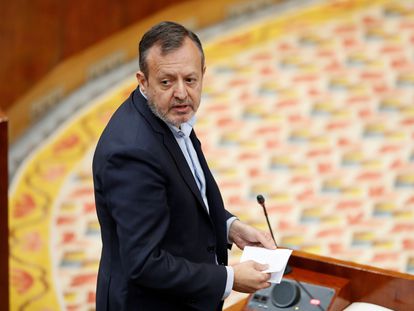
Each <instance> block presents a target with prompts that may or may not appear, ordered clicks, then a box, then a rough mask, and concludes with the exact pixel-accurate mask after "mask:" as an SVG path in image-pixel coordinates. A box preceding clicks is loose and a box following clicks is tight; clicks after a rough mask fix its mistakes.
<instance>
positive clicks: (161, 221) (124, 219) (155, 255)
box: [100, 148, 227, 306]
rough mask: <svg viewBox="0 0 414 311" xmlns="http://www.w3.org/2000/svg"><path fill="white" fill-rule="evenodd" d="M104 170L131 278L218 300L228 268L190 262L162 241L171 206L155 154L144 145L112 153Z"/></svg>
mask: <svg viewBox="0 0 414 311" xmlns="http://www.w3.org/2000/svg"><path fill="white" fill-rule="evenodd" d="M100 176H101V182H102V186H103V192H104V193H105V194H106V206H107V208H108V212H109V213H110V214H111V216H112V218H113V221H114V222H115V223H116V227H117V235H118V237H117V238H118V239H119V244H120V250H119V252H120V257H121V262H122V265H123V270H124V271H125V272H126V273H127V276H128V278H129V280H130V281H132V282H134V283H136V284H137V285H139V286H143V287H146V288H151V289H154V290H159V291H167V292H168V293H169V294H173V295H176V296H177V297H180V298H183V301H187V300H188V301H190V302H189V303H192V304H194V303H196V302H199V303H200V305H204V306H205V305H206V303H207V305H208V304H211V305H218V304H219V303H220V300H221V298H222V295H223V292H224V289H225V284H226V278H227V272H226V268H225V267H224V266H219V265H214V264H204V263H194V262H190V261H188V260H186V259H184V258H182V257H176V256H173V255H172V254H171V253H169V252H167V251H166V250H164V249H162V248H161V247H160V242H161V241H162V239H163V237H164V236H165V234H166V232H167V228H168V225H169V208H170V207H169V206H168V203H167V198H166V195H167V193H166V186H167V180H166V177H165V176H164V175H163V172H162V168H161V166H160V165H159V163H158V162H157V160H156V159H155V157H154V156H153V155H151V154H150V153H148V152H146V151H144V150H142V149H139V148H131V149H130V150H123V151H122V152H117V153H113V154H111V155H110V156H109V157H108V158H107V161H106V162H105V165H104V166H103V167H102V170H101V172H100ZM212 299H214V300H216V301H214V302H213V301H212Z"/></svg>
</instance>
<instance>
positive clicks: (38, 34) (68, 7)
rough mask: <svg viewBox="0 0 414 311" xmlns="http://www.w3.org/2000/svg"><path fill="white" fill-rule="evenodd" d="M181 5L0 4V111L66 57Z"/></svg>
mask: <svg viewBox="0 0 414 311" xmlns="http://www.w3.org/2000/svg"><path fill="white" fill-rule="evenodd" d="M180 2H184V0H157V1H153V0H143V1H136V0H123V1H113V0H90V1H84V0H59V1H57V0H36V1H26V0H13V1H0V31H1V33H0V34H1V35H0V93H1V94H2V99H1V101H0V108H2V109H3V110H4V111H7V109H8V108H9V107H10V106H11V105H13V103H14V102H15V101H16V100H17V99H18V98H19V97H20V96H21V95H22V94H24V93H26V92H27V91H28V90H29V89H30V88H31V87H32V86H33V85H34V84H35V83H36V82H38V81H39V80H40V79H41V78H43V77H44V76H45V75H46V74H47V73H48V72H49V71H50V70H51V69H52V68H54V67H55V66H56V65H57V64H59V63H60V62H62V61H63V60H65V59H67V58H68V57H70V56H73V55H75V54H76V53H78V52H80V51H82V50H84V49H85V48H87V47H89V46H91V45H93V44H95V43H97V42H99V41H101V40H103V39H104V38H107V37H108V36H110V35H112V34H114V33H116V32H117V31H119V30H121V29H124V28H125V27H127V26H129V25H131V24H133V23H135V22H137V21H139V20H141V19H143V18H145V17H146V16H148V15H150V14H152V13H154V12H156V11H158V10H160V9H162V8H165V7H166V6H168V5H171V4H175V3H180Z"/></svg>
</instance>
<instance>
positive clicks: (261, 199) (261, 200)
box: [256, 194, 292, 274]
mask: <svg viewBox="0 0 414 311" xmlns="http://www.w3.org/2000/svg"><path fill="white" fill-rule="evenodd" d="M256 199H257V203H259V204H260V205H261V206H262V207H263V212H264V214H265V217H266V221H267V226H268V227H269V230H270V234H271V235H272V239H273V242H275V245H276V247H278V246H277V243H276V239H275V236H274V235H273V230H272V226H270V222H269V217H268V216H267V210H266V205H265V198H264V196H262V195H261V194H259V195H257V197H256ZM290 272H292V268H291V267H290V266H289V265H286V268H285V271H284V273H283V274H288V273H290Z"/></svg>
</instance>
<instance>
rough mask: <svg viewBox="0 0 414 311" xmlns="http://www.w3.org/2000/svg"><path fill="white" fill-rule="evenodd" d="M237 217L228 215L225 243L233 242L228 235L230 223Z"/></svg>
mask: <svg viewBox="0 0 414 311" xmlns="http://www.w3.org/2000/svg"><path fill="white" fill-rule="evenodd" d="M237 219H238V218H237V217H235V216H233V217H230V218H229V219H227V243H229V244H232V243H233V241H232V240H230V237H229V232H230V227H231V224H232V223H233V221H235V220H237Z"/></svg>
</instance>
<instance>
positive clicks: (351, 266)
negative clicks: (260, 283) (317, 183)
mask: <svg viewBox="0 0 414 311" xmlns="http://www.w3.org/2000/svg"><path fill="white" fill-rule="evenodd" d="M289 265H290V266H291V268H292V272H291V273H289V274H287V275H285V277H284V278H285V279H287V280H294V281H299V282H304V283H308V284H314V285H319V286H326V287H329V288H332V289H334V290H335V294H334V296H333V298H332V300H331V302H330V304H329V307H328V309H327V310H329V311H339V310H344V309H345V308H346V307H347V306H349V305H350V304H351V303H353V302H367V303H372V304H377V305H380V306H383V307H386V308H389V309H392V310H401V311H402V310H404V311H405V310H414V275H410V274H406V273H400V272H394V271H389V270H385V269H380V268H376V267H371V266H366V265H361V264H357V263H353V262H348V261H342V260H338V259H334V258H329V257H323V256H319V255H314V254H309V253H305V252H301V251H293V253H292V256H291V257H290V259H289ZM250 297H251V296H249V297H248V298H247V299H244V300H242V301H240V302H238V303H236V304H234V305H232V306H230V307H228V308H227V309H225V311H253V310H260V309H252V308H250V307H249V306H248V303H249V299H250ZM286 310H290V308H287V309H286Z"/></svg>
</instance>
